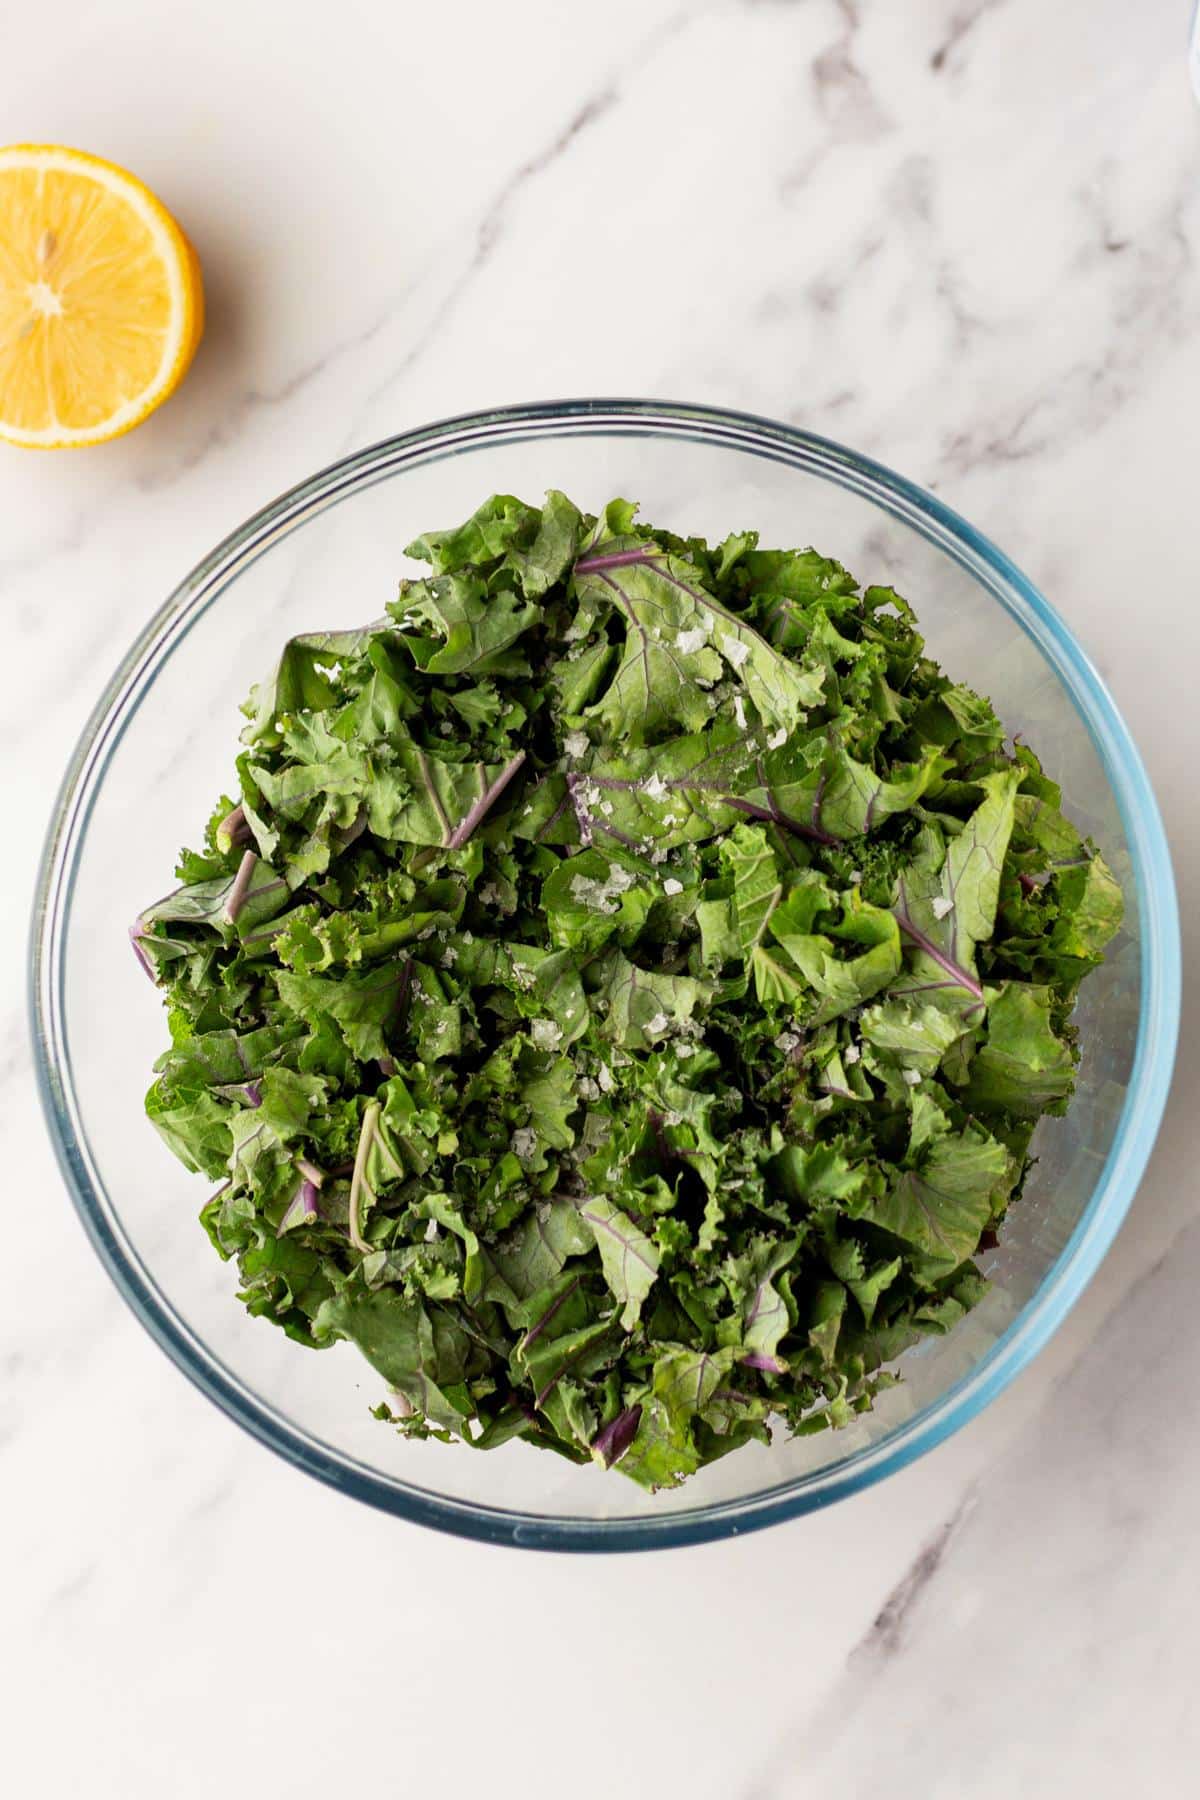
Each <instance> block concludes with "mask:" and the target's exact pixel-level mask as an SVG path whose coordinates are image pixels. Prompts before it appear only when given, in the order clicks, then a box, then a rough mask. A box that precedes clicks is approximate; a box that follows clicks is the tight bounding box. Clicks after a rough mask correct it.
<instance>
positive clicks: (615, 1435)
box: [592, 1406, 642, 1469]
mask: <svg viewBox="0 0 1200 1800" xmlns="http://www.w3.org/2000/svg"><path fill="white" fill-rule="evenodd" d="M641 1422H642V1409H641V1407H640V1406H627V1407H626V1408H625V1410H624V1412H619V1413H618V1414H617V1416H616V1418H615V1419H612V1420H610V1421H609V1423H608V1424H607V1425H605V1426H604V1427H603V1429H602V1430H600V1431H598V1432H597V1433H596V1435H595V1437H594V1438H593V1439H592V1455H593V1456H595V1457H598V1458H599V1460H600V1461H601V1462H602V1463H603V1464H604V1467H605V1468H606V1469H611V1468H612V1466H613V1464H614V1463H615V1462H620V1460H621V1458H622V1457H623V1456H624V1454H625V1452H626V1451H627V1450H628V1448H629V1446H630V1444H632V1442H633V1440H634V1438H635V1437H636V1436H637V1433H638V1426H639V1425H640V1424H641Z"/></svg>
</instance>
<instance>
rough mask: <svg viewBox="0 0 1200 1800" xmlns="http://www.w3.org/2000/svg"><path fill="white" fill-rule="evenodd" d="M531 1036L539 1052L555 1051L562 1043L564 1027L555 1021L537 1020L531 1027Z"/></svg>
mask: <svg viewBox="0 0 1200 1800" xmlns="http://www.w3.org/2000/svg"><path fill="white" fill-rule="evenodd" d="M529 1035H530V1037H531V1038H532V1039H533V1041H534V1043H535V1044H536V1045H537V1047H538V1049H539V1050H554V1049H556V1048H557V1046H558V1045H559V1044H560V1043H561V1042H562V1027H561V1026H560V1025H556V1024H555V1023H554V1020H553V1019H535V1020H534V1021H533V1023H532V1024H531V1025H530V1027H529Z"/></svg>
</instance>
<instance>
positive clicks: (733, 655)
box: [721, 637, 750, 669]
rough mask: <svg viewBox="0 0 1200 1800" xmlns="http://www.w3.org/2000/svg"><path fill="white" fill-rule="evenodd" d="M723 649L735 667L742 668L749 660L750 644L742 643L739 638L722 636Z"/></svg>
mask: <svg viewBox="0 0 1200 1800" xmlns="http://www.w3.org/2000/svg"><path fill="white" fill-rule="evenodd" d="M721 649H722V650H723V651H724V653H725V656H726V659H727V660H728V661H729V662H731V663H732V664H733V666H734V668H735V669H740V668H741V666H742V664H743V663H744V662H748V661H749V658H750V646H749V644H743V643H740V642H739V640H738V639H737V638H732V637H727V638H722V639H721Z"/></svg>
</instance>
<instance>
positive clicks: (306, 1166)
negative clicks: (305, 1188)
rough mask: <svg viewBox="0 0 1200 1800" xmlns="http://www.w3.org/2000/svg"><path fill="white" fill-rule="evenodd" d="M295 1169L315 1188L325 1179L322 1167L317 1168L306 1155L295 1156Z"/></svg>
mask: <svg viewBox="0 0 1200 1800" xmlns="http://www.w3.org/2000/svg"><path fill="white" fill-rule="evenodd" d="M296 1170H297V1172H298V1173H299V1174H301V1175H303V1177H304V1179H305V1181H307V1182H310V1183H311V1184H312V1186H313V1187H315V1188H319V1187H320V1186H321V1184H322V1182H323V1181H324V1180H325V1171H324V1169H318V1167H317V1165H316V1163H313V1162H309V1160H308V1158H307V1156H298V1157H297V1158H296Z"/></svg>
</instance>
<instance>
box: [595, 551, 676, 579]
mask: <svg viewBox="0 0 1200 1800" xmlns="http://www.w3.org/2000/svg"><path fill="white" fill-rule="evenodd" d="M666 555H667V552H666V551H665V550H646V549H644V548H643V549H641V550H614V551H611V552H610V553H609V555H608V556H582V557H580V559H579V561H578V562H577V563H576V564H575V573H576V575H590V574H591V573H592V571H593V570H594V569H595V570H599V569H627V568H629V567H630V565H631V564H633V563H648V562H663V561H664V560H665V559H666Z"/></svg>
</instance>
